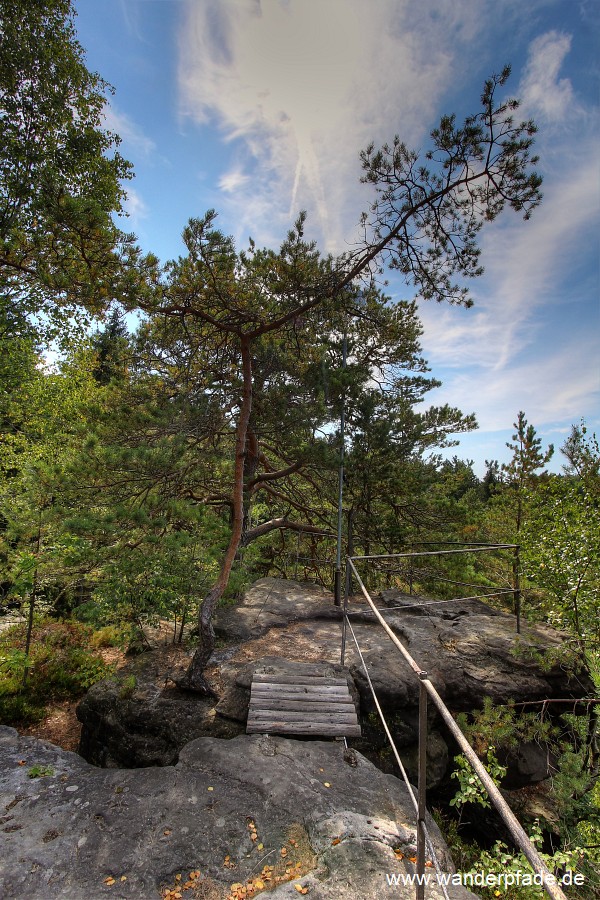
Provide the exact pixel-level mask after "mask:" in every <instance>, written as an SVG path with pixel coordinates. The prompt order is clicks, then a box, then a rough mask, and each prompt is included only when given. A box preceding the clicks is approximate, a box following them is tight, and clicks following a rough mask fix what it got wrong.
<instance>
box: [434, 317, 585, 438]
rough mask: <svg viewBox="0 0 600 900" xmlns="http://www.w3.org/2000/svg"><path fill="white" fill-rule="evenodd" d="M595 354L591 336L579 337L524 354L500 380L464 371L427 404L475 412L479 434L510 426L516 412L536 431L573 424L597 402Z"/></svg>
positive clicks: (485, 373) (485, 372)
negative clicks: (542, 352) (539, 352)
mask: <svg viewBox="0 0 600 900" xmlns="http://www.w3.org/2000/svg"><path fill="white" fill-rule="evenodd" d="M597 351H598V348H597V338H596V336H595V335H589V334H588V335H583V334H579V335H577V336H575V337H571V338H570V340H568V341H567V342H564V343H563V344H562V345H557V346H552V347H549V348H548V352H547V353H546V355H545V356H542V357H540V356H537V355H536V356H535V358H532V357H531V355H529V354H523V356H522V357H520V359H519V360H517V361H515V362H514V363H513V365H512V366H511V367H510V368H509V369H506V370H505V371H504V372H503V373H502V375H501V377H498V375H497V373H495V372H493V371H492V370H491V369H488V370H477V372H474V371H473V370H468V369H467V370H466V371H463V372H461V373H460V374H459V375H457V376H456V377H450V378H449V379H447V380H446V381H445V382H444V385H443V386H442V387H441V388H440V389H438V390H437V391H435V392H432V395H431V400H432V402H434V403H436V404H437V403H451V404H452V405H454V406H458V407H459V409H462V410H463V411H465V412H471V411H473V410H474V411H476V413H477V420H478V423H479V427H480V429H481V431H482V432H492V431H499V430H502V429H504V428H508V427H510V424H511V422H512V421H513V419H514V417H515V416H516V414H517V412H518V411H519V410H520V409H524V410H525V412H526V414H527V418H528V419H529V421H531V422H534V423H535V425H536V427H538V426H544V425H548V424H553V423H558V422H567V423H569V422H577V421H578V420H579V418H580V417H581V416H584V415H585V414H586V412H587V411H588V410H590V409H592V408H594V407H595V406H596V405H597V402H598V399H599V398H600V372H599V370H598V364H597V362H596V361H597ZM511 416H512V418H511Z"/></svg>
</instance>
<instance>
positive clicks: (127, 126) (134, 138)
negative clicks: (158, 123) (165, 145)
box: [104, 103, 156, 157]
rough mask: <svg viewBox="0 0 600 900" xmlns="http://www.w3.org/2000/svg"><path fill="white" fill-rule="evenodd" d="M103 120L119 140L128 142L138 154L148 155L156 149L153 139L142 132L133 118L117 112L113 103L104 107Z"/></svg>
mask: <svg viewBox="0 0 600 900" xmlns="http://www.w3.org/2000/svg"><path fill="white" fill-rule="evenodd" d="M104 122H105V125H106V127H107V128H108V129H109V131H114V132H115V133H116V134H118V135H119V137H120V138H121V140H122V141H123V142H124V143H125V144H128V145H129V146H130V147H131V148H132V149H133V150H135V151H136V154H137V155H139V156H144V157H149V156H151V155H152V154H153V153H154V152H155V151H156V144H155V143H154V141H153V140H152V139H151V138H149V137H148V136H147V135H146V134H144V132H143V130H142V129H141V128H140V126H139V125H137V124H136V122H134V121H133V119H132V118H131V117H130V116H128V115H127V114H126V113H123V112H119V110H117V109H115V107H114V105H113V104H108V103H107V104H106V106H105V107H104Z"/></svg>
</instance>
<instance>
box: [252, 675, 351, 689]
mask: <svg viewBox="0 0 600 900" xmlns="http://www.w3.org/2000/svg"><path fill="white" fill-rule="evenodd" d="M273 683H275V684H331V685H333V686H334V687H345V688H347V687H348V682H347V681H346V679H345V678H327V677H326V676H321V675H284V674H281V675H279V674H273V675H264V674H263V673H262V672H255V673H254V677H253V679H252V684H273Z"/></svg>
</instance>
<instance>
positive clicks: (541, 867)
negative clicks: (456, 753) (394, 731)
mask: <svg viewBox="0 0 600 900" xmlns="http://www.w3.org/2000/svg"><path fill="white" fill-rule="evenodd" d="M497 546H500V545H495V547H497ZM507 546H509V545H507ZM448 552H452V551H445V550H442V551H440V553H448ZM382 555H383V556H390V555H391V554H382ZM417 555H418V554H417ZM358 558H359V557H350V556H349V557H347V560H348V563H349V565H350V567H351V569H352V572H353V573H354V576H355V578H356V580H357V581H358V584H359V585H360V589H361V591H362V592H363V595H364V597H365V599H366V601H367V603H368V604H369V606H370V607H371V609H372V610H373V612H374V614H375V616H376V618H377V619H378V621H379V624H380V625H381V626H382V628H383V629H384V631H385V632H386V634H387V635H388V637H389V638H390V639H391V641H392V642H393V643H394V645H395V646H396V648H397V649H398V650H399V651H400V653H401V654H402V656H403V657H404V659H405V661H406V662H407V663H408V665H409V666H410V668H411V669H412V670H413V672H414V673H415V675H417V677H418V678H419V681H420V683H421V684H422V685H423V687H424V688H425V690H426V691H427V693H428V694H429V696H430V697H431V699H432V700H433V702H434V704H435V706H436V707H437V709H438V711H439V713H440V715H441V716H442V719H443V720H444V722H445V723H446V725H447V726H448V728H449V730H450V732H451V734H452V736H453V737H454V739H455V740H456V742H457V743H458V745H459V747H460V749H461V750H462V752H463V753H464V755H465V756H466V758H467V760H468V761H469V763H470V765H471V767H472V768H473V770H474V771H475V774H476V775H477V777H478V778H479V780H480V781H481V783H482V785H483V786H484V788H485V790H486V791H487V793H488V796H489V798H490V800H491V801H492V803H493V804H494V806H495V807H496V809H497V810H498V812H499V813H500V816H501V818H502V819H503V820H504V823H505V825H506V827H507V828H508V830H509V832H510V834H511V836H512V837H513V839H514V841H515V843H516V844H517V845H518V846H519V848H520V849H521V850H522V851H523V854H524V855H525V857H526V858H527V860H528V861H529V863H530V864H531V866H532V868H533V869H534V871H535V872H536V873H537V874H539V875H541V877H542V883H543V887H544V890H545V891H546V893H547V894H549V895H550V897H552V898H553V900H566V896H565V894H564V892H563V891H562V890H561V888H560V887H559V886H558V885H557V884H556V879H555V877H554V876H553V874H552V873H551V872H550V870H549V869H548V867H547V866H546V864H545V862H544V861H543V859H542V858H541V856H540V854H539V853H538V851H537V850H536V848H535V847H534V846H533V844H532V843H531V841H530V839H529V837H528V835H527V833H526V832H525V830H524V829H523V826H522V825H521V823H520V822H519V821H518V819H517V818H516V816H515V814H514V813H513V811H512V810H511V808H510V806H509V805H508V803H507V802H506V800H505V799H504V797H503V796H502V794H501V793H500V791H499V790H498V788H497V786H496V785H495V784H494V782H493V780H492V778H491V777H490V775H489V774H488V772H487V770H486V768H485V766H484V765H483V764H482V762H481V760H480V759H479V757H478V756H477V754H476V753H475V751H474V750H473V748H472V747H471V745H470V744H469V742H468V741H467V739H466V738H465V736H464V734H463V733H462V731H461V730H460V728H459V727H458V725H457V724H456V722H455V721H454V719H453V718H452V715H451V713H450V710H449V709H448V707H447V706H446V704H445V703H444V701H443V700H442V698H441V697H440V695H439V694H438V692H437V690H436V688H435V686H434V685H433V684H432V682H431V680H430V679H429V676H428V674H427V672H425V670H424V669H422V668H421V667H420V666H419V665H418V663H417V662H416V661H415V659H413V657H412V656H411V654H410V653H409V652H408V650H407V649H406V647H404V645H403V644H402V643H401V642H400V641H399V639H398V638H397V636H396V635H395V634H394V632H393V631H392V629H391V628H390V626H389V625H388V623H387V622H386V621H385V619H384V618H383V616H382V615H381V613H380V612H379V610H378V609H377V607H376V606H375V604H374V603H373V600H372V599H371V596H370V594H369V592H368V590H367V589H366V587H365V585H364V584H363V581H362V578H361V577H360V575H359V574H358V572H357V570H356V566H355V565H354V560H355V559H358ZM368 558H369V557H360V559H368ZM346 618H347V616H346Z"/></svg>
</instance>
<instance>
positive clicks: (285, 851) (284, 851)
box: [279, 847, 287, 856]
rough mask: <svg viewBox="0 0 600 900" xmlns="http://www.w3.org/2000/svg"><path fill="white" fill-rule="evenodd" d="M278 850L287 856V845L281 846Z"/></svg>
mask: <svg viewBox="0 0 600 900" xmlns="http://www.w3.org/2000/svg"><path fill="white" fill-rule="evenodd" d="M279 852H280V853H281V855H282V856H287V847H282V848H281V850H280V851H279Z"/></svg>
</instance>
